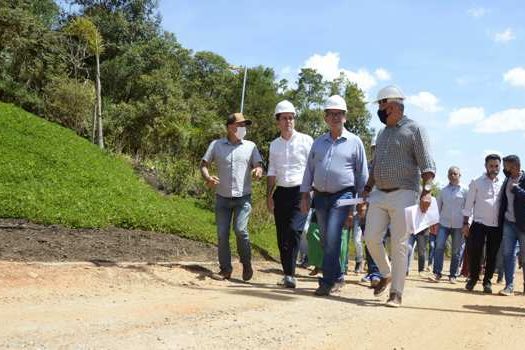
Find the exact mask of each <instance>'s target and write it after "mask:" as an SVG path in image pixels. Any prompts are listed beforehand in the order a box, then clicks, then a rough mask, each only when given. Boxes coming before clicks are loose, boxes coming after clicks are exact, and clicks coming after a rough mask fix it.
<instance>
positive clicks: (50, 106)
mask: <svg viewBox="0 0 525 350" xmlns="http://www.w3.org/2000/svg"><path fill="white" fill-rule="evenodd" d="M44 93H45V116H46V118H47V119H49V120H51V121H55V122H57V123H59V124H61V125H63V126H65V127H67V128H70V129H73V130H75V131H76V132H77V134H79V135H84V136H86V135H88V134H89V131H90V130H91V128H92V126H91V125H90V124H91V121H92V120H93V108H94V105H95V87H94V85H93V83H92V82H91V81H85V82H80V81H78V80H75V79H71V78H68V77H59V78H55V79H53V80H52V81H51V83H50V84H49V85H48V86H47V87H46V88H45V91H44Z"/></svg>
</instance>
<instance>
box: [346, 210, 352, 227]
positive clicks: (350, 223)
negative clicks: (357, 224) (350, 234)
mask: <svg viewBox="0 0 525 350" xmlns="http://www.w3.org/2000/svg"><path fill="white" fill-rule="evenodd" d="M353 224H354V214H353V213H352V212H350V213H349V214H348V217H347V218H346V222H345V226H346V227H348V229H350V228H351V227H353Z"/></svg>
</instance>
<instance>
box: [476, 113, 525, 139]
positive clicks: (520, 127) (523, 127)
mask: <svg viewBox="0 0 525 350" xmlns="http://www.w3.org/2000/svg"><path fill="white" fill-rule="evenodd" d="M474 131H475V132H479V133H491V134H493V133H503V132H509V131H525V108H522V109H518V108H511V109H506V110H504V111H501V112H496V113H494V114H491V115H490V116H488V117H487V118H485V119H483V120H481V122H480V123H478V124H477V125H476V128H475V129H474Z"/></svg>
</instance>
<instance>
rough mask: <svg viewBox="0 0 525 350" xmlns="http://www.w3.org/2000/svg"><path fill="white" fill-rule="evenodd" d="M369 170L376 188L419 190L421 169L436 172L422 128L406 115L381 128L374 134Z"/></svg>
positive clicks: (424, 171)
mask: <svg viewBox="0 0 525 350" xmlns="http://www.w3.org/2000/svg"><path fill="white" fill-rule="evenodd" d="M371 172H372V174H373V176H374V180H375V185H376V187H377V188H378V189H392V188H401V189H406V190H413V191H416V192H419V187H420V185H419V183H420V180H421V173H426V172H432V173H434V174H435V173H436V166H435V163H434V159H433V158H432V156H431V155H430V143H429V140H428V136H427V133H426V132H425V129H423V127H421V126H420V125H419V124H418V123H416V122H415V121H413V120H412V119H408V118H407V117H406V116H404V117H403V118H402V119H401V120H400V121H399V122H398V123H397V124H396V125H394V126H386V127H385V128H383V129H382V130H381V131H380V132H379V134H378V135H377V139H376V151H375V157H374V161H373V163H372V170H371Z"/></svg>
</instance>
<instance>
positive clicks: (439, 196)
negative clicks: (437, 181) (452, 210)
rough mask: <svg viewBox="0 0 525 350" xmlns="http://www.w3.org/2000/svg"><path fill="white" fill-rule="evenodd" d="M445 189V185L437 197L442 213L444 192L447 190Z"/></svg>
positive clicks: (439, 209)
mask: <svg viewBox="0 0 525 350" xmlns="http://www.w3.org/2000/svg"><path fill="white" fill-rule="evenodd" d="M445 189H446V187H443V188H442V189H441V192H439V195H438V196H437V198H436V203H437V206H438V211H439V213H441V209H443V192H445Z"/></svg>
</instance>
